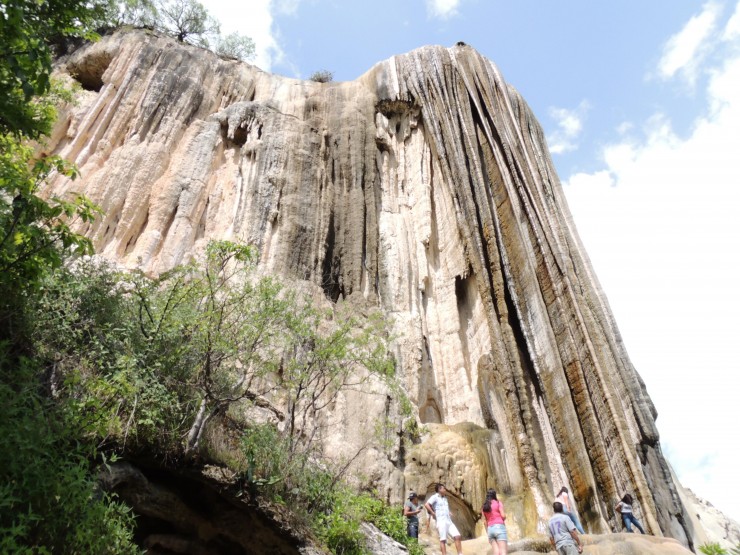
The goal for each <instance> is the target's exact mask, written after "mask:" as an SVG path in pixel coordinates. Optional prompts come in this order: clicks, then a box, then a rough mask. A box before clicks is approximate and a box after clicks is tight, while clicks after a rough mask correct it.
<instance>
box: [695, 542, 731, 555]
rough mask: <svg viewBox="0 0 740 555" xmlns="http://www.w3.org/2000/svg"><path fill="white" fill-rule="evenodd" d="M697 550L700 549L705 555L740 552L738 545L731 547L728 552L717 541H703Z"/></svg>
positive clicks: (724, 554)
mask: <svg viewBox="0 0 740 555" xmlns="http://www.w3.org/2000/svg"><path fill="white" fill-rule="evenodd" d="M699 551H701V552H702V553H704V554H705V555H727V554H728V553H738V552H740V545H738V547H736V548H733V549H732V550H731V551H729V552H728V551H727V550H726V549H725V548H724V547H722V545H720V544H719V543H718V542H712V543H705V544H703V545H700V546H699Z"/></svg>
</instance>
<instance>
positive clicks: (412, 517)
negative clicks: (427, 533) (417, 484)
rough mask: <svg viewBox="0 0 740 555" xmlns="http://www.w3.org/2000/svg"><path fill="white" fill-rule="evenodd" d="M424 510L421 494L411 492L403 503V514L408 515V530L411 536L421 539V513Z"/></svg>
mask: <svg viewBox="0 0 740 555" xmlns="http://www.w3.org/2000/svg"><path fill="white" fill-rule="evenodd" d="M423 510H424V505H421V504H420V503H419V496H418V495H416V493H415V492H413V491H412V492H411V493H409V498H408V500H407V501H406V502H405V503H404V504H403V516H405V517H406V532H407V533H408V535H409V537H410V538H416V539H419V513H420V512H421V511H423Z"/></svg>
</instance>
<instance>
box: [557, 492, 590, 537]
mask: <svg viewBox="0 0 740 555" xmlns="http://www.w3.org/2000/svg"><path fill="white" fill-rule="evenodd" d="M555 501H560V502H561V503H562V504H563V514H564V515H568V516H569V517H570V519H571V520H572V521H573V524H575V525H576V530H578V533H579V534H585V533H586V532H584V531H583V526H581V521H580V520H578V515H576V511H575V507H571V505H570V497H569V496H568V488H566V487H565V486H563V487H562V489H561V490H560V493H558V495H557V497H556V498H555Z"/></svg>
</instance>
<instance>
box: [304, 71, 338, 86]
mask: <svg viewBox="0 0 740 555" xmlns="http://www.w3.org/2000/svg"><path fill="white" fill-rule="evenodd" d="M309 79H310V80H311V81H316V82H317V83H329V82H331V81H332V80H333V79H334V73H332V72H331V71H329V70H328V69H321V70H319V71H315V72H313V73H312V74H311V77H309Z"/></svg>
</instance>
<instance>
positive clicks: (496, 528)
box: [481, 489, 508, 555]
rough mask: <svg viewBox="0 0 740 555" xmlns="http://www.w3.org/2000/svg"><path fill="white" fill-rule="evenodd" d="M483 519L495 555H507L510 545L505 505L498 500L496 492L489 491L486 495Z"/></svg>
mask: <svg viewBox="0 0 740 555" xmlns="http://www.w3.org/2000/svg"><path fill="white" fill-rule="evenodd" d="M481 513H482V514H483V519H484V520H485V522H486V530H487V531H488V541H489V542H490V544H491V547H492V548H493V555H506V553H507V551H508V545H507V543H506V539H507V538H506V526H505V525H504V521H505V520H506V512H505V511H504V504H503V503H501V501H499V500H498V499H497V498H496V492H495V491H494V490H492V489H489V490H488V492H487V493H486V502H485V503H483V507H482V508H481Z"/></svg>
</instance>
